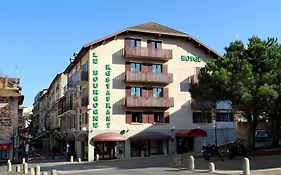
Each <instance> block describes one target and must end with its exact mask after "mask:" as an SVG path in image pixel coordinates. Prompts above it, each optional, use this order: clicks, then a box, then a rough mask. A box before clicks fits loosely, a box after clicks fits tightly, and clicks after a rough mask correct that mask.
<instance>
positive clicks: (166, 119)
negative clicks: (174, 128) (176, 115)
mask: <svg viewBox="0 0 281 175" xmlns="http://www.w3.org/2000/svg"><path fill="white" fill-rule="evenodd" d="M164 122H165V123H170V116H169V112H164Z"/></svg>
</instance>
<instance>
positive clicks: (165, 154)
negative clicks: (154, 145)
mask: <svg viewBox="0 0 281 175" xmlns="http://www.w3.org/2000/svg"><path fill="white" fill-rule="evenodd" d="M167 155H168V151H167V149H164V156H165V157H166V156H167Z"/></svg>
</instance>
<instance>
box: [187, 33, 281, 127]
mask: <svg viewBox="0 0 281 175" xmlns="http://www.w3.org/2000/svg"><path fill="white" fill-rule="evenodd" d="M225 50H226V53H225V55H224V59H222V60H217V59H213V60H211V61H210V62H208V63H207V65H206V66H205V69H201V71H200V76H199V81H198V82H197V83H193V84H191V88H190V92H191V95H192V98H195V99H201V100H207V101H213V102H215V101H219V100H230V101H232V105H233V107H234V108H235V109H236V110H239V111H242V112H243V113H244V115H245V116H246V118H247V119H248V122H250V123H254V124H256V123H257V120H258V116H259V115H261V114H264V113H267V114H269V113H270V112H272V111H274V110H275V111H276V110H278V111H280V110H281V103H280V102H281V46H280V44H279V43H278V42H277V39H274V38H268V39H267V40H261V39H260V38H258V37H256V36H254V37H251V38H250V39H249V43H248V44H247V45H245V44H243V42H241V41H235V42H232V43H230V45H229V46H228V47H226V48H225Z"/></svg>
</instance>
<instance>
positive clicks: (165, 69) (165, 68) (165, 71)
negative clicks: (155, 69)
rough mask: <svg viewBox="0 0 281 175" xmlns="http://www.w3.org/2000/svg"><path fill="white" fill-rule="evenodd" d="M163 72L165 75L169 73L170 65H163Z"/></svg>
mask: <svg viewBox="0 0 281 175" xmlns="http://www.w3.org/2000/svg"><path fill="white" fill-rule="evenodd" d="M162 72H163V73H168V65H167V64H163V65H162Z"/></svg>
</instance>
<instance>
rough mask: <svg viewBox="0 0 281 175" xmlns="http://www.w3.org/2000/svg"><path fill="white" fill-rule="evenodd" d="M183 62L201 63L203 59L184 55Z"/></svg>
mask: <svg viewBox="0 0 281 175" xmlns="http://www.w3.org/2000/svg"><path fill="white" fill-rule="evenodd" d="M181 61H190V62H201V58H200V57H198V56H189V55H187V56H185V55H182V56H181Z"/></svg>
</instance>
